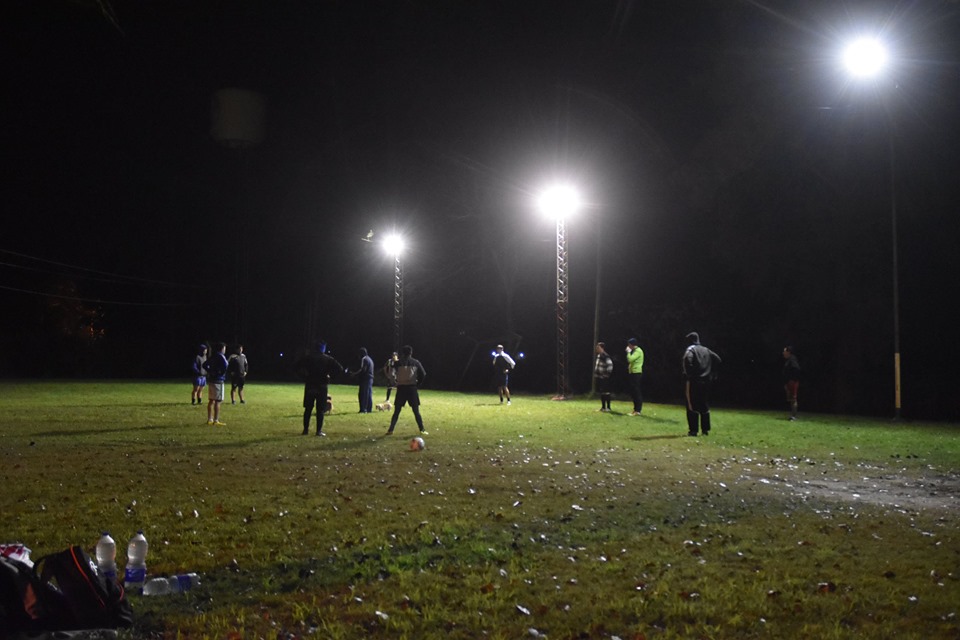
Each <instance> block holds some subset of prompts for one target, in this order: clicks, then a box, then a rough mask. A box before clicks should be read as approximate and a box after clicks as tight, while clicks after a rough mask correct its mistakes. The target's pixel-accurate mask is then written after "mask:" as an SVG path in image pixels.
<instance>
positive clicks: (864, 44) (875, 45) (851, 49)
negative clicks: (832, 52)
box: [843, 38, 888, 78]
mask: <svg viewBox="0 0 960 640" xmlns="http://www.w3.org/2000/svg"><path fill="white" fill-rule="evenodd" d="M887 60H888V54H887V49H886V47H884V46H883V44H882V43H881V42H880V41H879V40H877V39H875V38H860V39H858V40H855V41H853V42H852V43H851V44H850V45H849V46H848V47H847V48H846V49H845V50H844V52H843V63H844V65H845V66H846V67H847V71H849V72H850V73H851V74H852V75H854V76H857V77H859V78H872V77H874V76H876V75H877V74H879V73H880V72H881V71H882V70H883V68H884V67H886V66H887Z"/></svg>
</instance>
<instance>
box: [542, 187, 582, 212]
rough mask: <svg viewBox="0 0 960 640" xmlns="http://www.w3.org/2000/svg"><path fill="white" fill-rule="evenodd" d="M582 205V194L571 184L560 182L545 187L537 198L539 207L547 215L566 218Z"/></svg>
mask: <svg viewBox="0 0 960 640" xmlns="http://www.w3.org/2000/svg"><path fill="white" fill-rule="evenodd" d="M580 206H581V202H580V194H579V193H578V192H577V190H576V189H574V188H573V187H571V186H568V185H563V184H558V185H554V186H552V187H550V188H548V189H545V190H544V191H543V192H542V193H541V194H540V197H539V198H537V208H538V209H540V211H541V212H542V213H543V214H544V215H547V216H550V217H551V218H555V219H557V220H565V219H566V218H568V217H570V216H571V215H573V214H574V213H576V212H577V211H578V210H579V209H580Z"/></svg>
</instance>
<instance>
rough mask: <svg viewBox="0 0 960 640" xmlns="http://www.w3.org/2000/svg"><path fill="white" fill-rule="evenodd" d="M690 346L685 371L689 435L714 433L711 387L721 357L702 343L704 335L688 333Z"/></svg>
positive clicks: (687, 351) (686, 353)
mask: <svg viewBox="0 0 960 640" xmlns="http://www.w3.org/2000/svg"><path fill="white" fill-rule="evenodd" d="M686 337H687V340H689V341H690V345H689V346H688V347H687V349H686V350H685V351H684V352H683V361H682V365H681V366H682V371H683V378H684V387H685V388H684V391H685V394H686V396H687V428H688V431H687V435H690V436H696V435H697V433H698V431H699V432H702V433H703V435H705V436H706V435H710V386H711V385H712V384H713V380H714V379H715V378H716V367H717V365H719V364H720V356H718V355H717V354H715V353H714V352H713V351H711V350H710V349H708V348H706V347H705V346H703V345H702V344H700V334H699V333H697V332H696V331H691V332H690V333H688V334H687V336H686Z"/></svg>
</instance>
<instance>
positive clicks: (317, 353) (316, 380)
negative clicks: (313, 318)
mask: <svg viewBox="0 0 960 640" xmlns="http://www.w3.org/2000/svg"><path fill="white" fill-rule="evenodd" d="M296 371H297V374H298V375H299V376H300V377H301V378H302V379H303V435H307V434H309V433H310V416H311V415H312V414H313V408H314V406H316V408H317V435H318V436H326V435H327V434H325V433H324V432H323V415H324V413H325V410H326V406H327V402H328V396H327V387H328V385H329V384H330V379H331V378H334V377H336V376H337V375H339V374H341V373H343V365H341V364H340V363H339V362H337V361H336V360H335V359H334V358H333V357H332V356H330V355H328V354H327V344H326V343H325V342H323V341H320V342H317V344H316V345H315V346H314V350H313V352H312V353H309V354H307V355H305V356H303V357H302V358H300V359H299V360H297V364H296Z"/></svg>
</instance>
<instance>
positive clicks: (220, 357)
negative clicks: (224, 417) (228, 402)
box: [203, 342, 227, 427]
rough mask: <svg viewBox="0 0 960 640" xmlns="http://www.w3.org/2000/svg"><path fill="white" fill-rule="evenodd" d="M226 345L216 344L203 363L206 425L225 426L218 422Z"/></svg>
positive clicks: (225, 377)
mask: <svg viewBox="0 0 960 640" xmlns="http://www.w3.org/2000/svg"><path fill="white" fill-rule="evenodd" d="M226 352H227V345H226V344H224V343H223V342H218V343H217V344H216V346H215V347H214V348H213V354H212V355H211V356H210V357H209V358H207V361H206V362H204V363H203V368H204V370H205V371H206V372H207V378H208V379H207V398H208V400H207V424H213V425H216V426H218V427H225V426H227V425H226V423H224V422H220V405H221V404H223V384H224V382H225V381H226V379H227V356H226V355H225V354H226Z"/></svg>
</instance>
